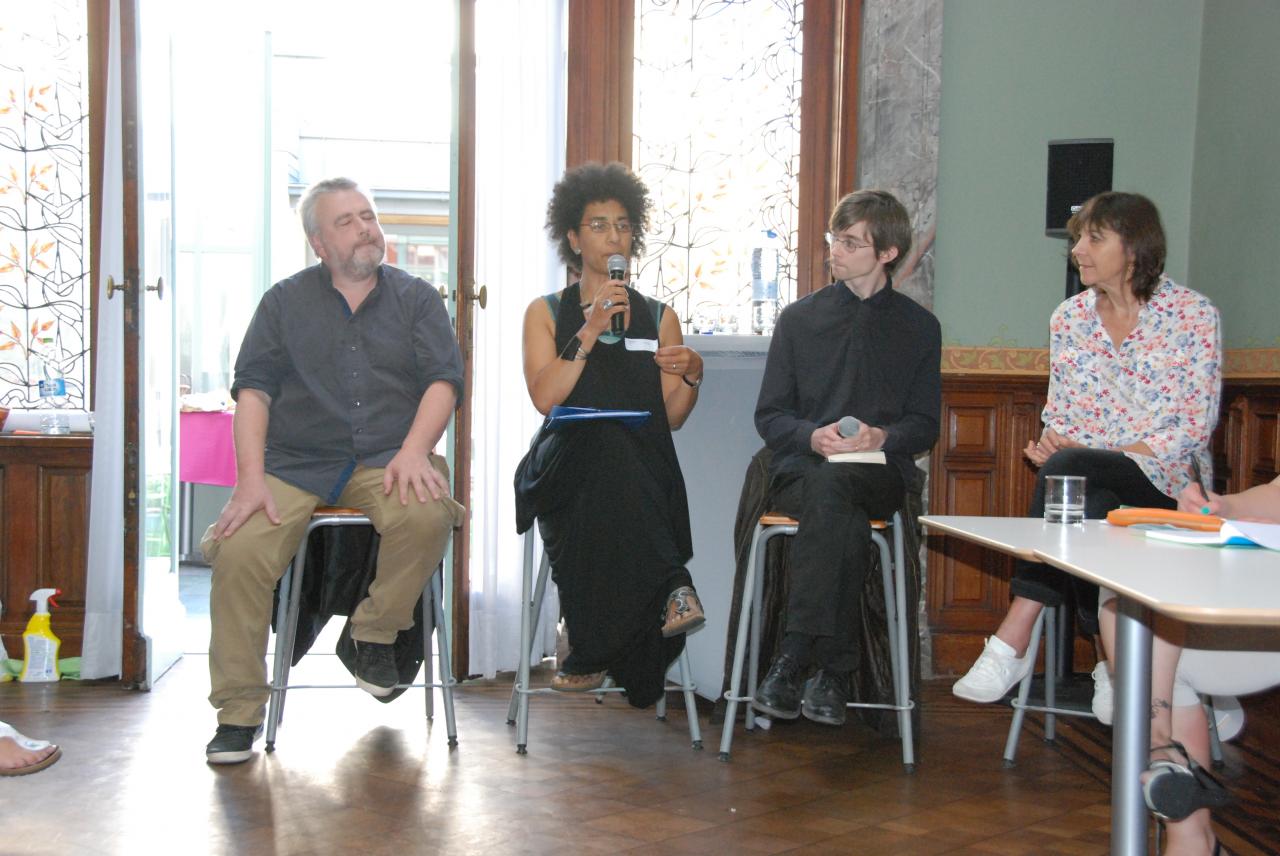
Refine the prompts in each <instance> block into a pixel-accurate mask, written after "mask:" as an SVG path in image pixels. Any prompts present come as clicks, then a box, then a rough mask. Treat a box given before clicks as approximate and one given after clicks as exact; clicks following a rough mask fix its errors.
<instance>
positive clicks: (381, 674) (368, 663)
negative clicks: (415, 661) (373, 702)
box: [353, 639, 400, 698]
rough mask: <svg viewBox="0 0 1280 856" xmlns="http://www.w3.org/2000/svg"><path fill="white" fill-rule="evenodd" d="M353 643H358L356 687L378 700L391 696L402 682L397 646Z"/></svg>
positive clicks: (377, 643) (356, 641)
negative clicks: (397, 662) (397, 659)
mask: <svg viewBox="0 0 1280 856" xmlns="http://www.w3.org/2000/svg"><path fill="white" fill-rule="evenodd" d="M353 641H354V642H355V643H356V685H357V686H359V687H360V689H362V690H364V691H365V692H367V693H369V695H372V696H377V697H378V698H382V697H384V696H389V695H391V691H392V690H394V689H395V688H396V684H398V683H399V682H400V670H399V669H397V668H396V646H394V645H387V644H383V643H381V642H362V641H360V640H359V639H356V640H353Z"/></svg>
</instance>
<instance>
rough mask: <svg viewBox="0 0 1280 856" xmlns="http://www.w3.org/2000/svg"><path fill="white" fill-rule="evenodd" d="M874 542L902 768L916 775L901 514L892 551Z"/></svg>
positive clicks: (874, 534)
mask: <svg viewBox="0 0 1280 856" xmlns="http://www.w3.org/2000/svg"><path fill="white" fill-rule="evenodd" d="M871 534H872V540H874V541H875V542H876V545H877V546H878V547H879V548H880V567H881V574H882V575H883V580H884V592H885V621H886V624H887V629H888V631H889V657H890V664H891V666H892V668H893V690H894V706H895V707H896V708H897V712H898V736H899V738H900V739H901V741H902V766H903V767H904V768H905V769H906V771H907V772H908V773H912V772H915V768H916V756H915V735H914V733H913V730H912V725H911V667H910V659H911V658H910V654H911V646H910V640H909V638H908V629H909V627H910V622H909V621H908V620H907V619H908V615H907V562H906V549H905V547H904V545H903V523H902V515H901V513H900V512H895V513H894V515H893V552H892V554H890V552H889V545H888V542H887V541H886V540H885V538H884V536H883V535H880V534H879V533H878V532H872V533H871Z"/></svg>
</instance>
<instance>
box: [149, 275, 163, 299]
mask: <svg viewBox="0 0 1280 856" xmlns="http://www.w3.org/2000/svg"><path fill="white" fill-rule="evenodd" d="M146 289H147V291H154V292H155V293H156V299H157V300H164V277H162V276H158V277H156V284H155V285H148V286H147V287H146Z"/></svg>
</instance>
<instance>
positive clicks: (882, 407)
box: [755, 281, 942, 485]
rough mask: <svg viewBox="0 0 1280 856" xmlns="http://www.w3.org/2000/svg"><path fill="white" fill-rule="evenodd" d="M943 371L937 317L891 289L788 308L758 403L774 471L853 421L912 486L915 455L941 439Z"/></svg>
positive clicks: (810, 299) (832, 295)
mask: <svg viewBox="0 0 1280 856" xmlns="http://www.w3.org/2000/svg"><path fill="white" fill-rule="evenodd" d="M941 365H942V331H941V328H940V327H939V325H938V319H937V318H935V317H934V316H933V313H932V312H930V311H929V310H927V309H925V308H924V307H922V306H921V305H920V304H918V303H916V302H915V301H914V300H912V299H911V298H910V297H907V296H905V295H903V294H899V293H898V292H896V291H894V290H893V282H892V281H890V282H888V283H887V284H886V285H885V287H884V288H883V289H881V290H880V291H878V292H876V293H875V294H873V295H871V297H869V298H867V299H866V300H863V299H862V298H860V297H858V296H857V295H856V294H854V293H853V292H852V291H851V290H850V289H849V288H848V286H846V285H844V284H843V283H835V284H834V285H830V286H828V287H826V288H822V289H820V290H818V291H815V292H813V293H812V294H810V295H808V296H806V297H804V298H802V299H800V300H797V301H796V302H795V303H792V304H791V305H790V306H788V307H787V308H786V309H785V310H783V312H782V315H781V316H780V317H779V318H778V323H777V326H776V327H775V328H774V331H773V340H772V341H771V342H770V343H769V359H768V361H767V362H766V363H765V369H764V379H763V381H762V382H761V384H760V397H759V399H758V400H757V401H756V414H755V419H756V430H757V431H759V432H760V436H761V437H763V438H764V441H765V444H766V445H768V447H769V448H770V449H772V450H773V452H774V459H773V469H774V471H775V472H783V471H786V470H787V469H788V468H789V466H794V465H795V462H796V461H797V460H798V459H799V458H801V457H803V456H806V455H807V456H809V457H817V455H816V454H815V453H814V451H813V449H812V448H811V447H810V446H809V438H810V437H811V436H812V434H813V432H814V431H816V430H817V429H818V428H821V427H822V426H823V425H829V424H831V423H832V422H837V421H839V419H840V417H842V416H854V417H857V418H858V419H860V420H862V421H863V422H865V423H867V424H868V425H874V426H876V427H877V428H883V429H884V430H885V432H886V434H887V437H886V438H885V441H884V452H885V457H886V459H887V462H888V464H889V465H890V466H895V467H897V469H898V471H899V473H900V474H901V475H902V478H903V484H905V485H911V484H912V483H913V482H912V479H911V477H910V468H912V467H914V466H915V464H914V461H913V460H912V456H913V455H915V454H918V453H920V452H924V451H926V450H928V449H929V448H931V447H932V446H933V444H934V443H935V442H936V441H937V439H938V416H939V411H940V410H941V407H942V373H941Z"/></svg>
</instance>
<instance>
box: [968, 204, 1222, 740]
mask: <svg viewBox="0 0 1280 856" xmlns="http://www.w3.org/2000/svg"><path fill="white" fill-rule="evenodd" d="M1068 231H1069V232H1070V234H1071V236H1072V238H1073V240H1074V244H1073V245H1072V247H1071V263H1072V264H1073V265H1075V266H1076V267H1077V268H1078V269H1079V271H1080V281H1081V282H1082V283H1083V284H1084V285H1085V286H1087V288H1086V290H1085V291H1083V292H1081V293H1080V294H1077V295H1075V296H1073V297H1069V298H1067V299H1066V300H1064V301H1063V302H1062V303H1061V304H1059V305H1058V307H1057V309H1055V310H1054V313H1053V317H1052V318H1051V320H1050V322H1049V335H1050V338H1049V363H1050V365H1049V372H1050V374H1049V390H1048V395H1047V397H1046V401H1045V406H1044V412H1043V413H1042V415H1041V420H1042V421H1043V423H1044V431H1043V433H1042V434H1041V436H1040V438H1039V440H1036V441H1033V442H1030V443H1028V444H1027V447H1026V448H1025V449H1024V450H1023V454H1024V455H1025V456H1026V458H1027V459H1028V460H1029V461H1031V463H1033V464H1035V465H1036V466H1037V467H1039V472H1038V474H1037V476H1036V485H1035V492H1034V494H1033V497H1032V501H1031V507H1030V509H1029V510H1028V516H1030V517H1040V516H1042V515H1043V514H1044V493H1045V480H1046V478H1047V477H1048V476H1051V475H1076V476H1084V477H1085V515H1084V516H1085V517H1086V518H1090V519H1095V518H1103V517H1106V514H1107V512H1108V511H1110V510H1112V509H1114V508H1117V507H1119V506H1120V505H1134V506H1144V507H1156V508H1173V507H1174V506H1175V504H1176V502H1175V500H1174V497H1175V496H1177V494H1178V491H1179V490H1181V489H1182V488H1183V487H1184V486H1185V485H1187V484H1188V483H1190V482H1192V481H1194V480H1195V478H1196V475H1197V474H1198V473H1210V472H1211V465H1212V461H1211V458H1210V456H1209V451H1208V448H1209V440H1210V438H1211V437H1212V435H1213V429H1214V426H1215V424H1216V423H1217V419H1218V400H1219V396H1220V394H1221V388H1222V364H1221V341H1220V332H1219V321H1218V310H1217V309H1216V308H1214V306H1213V304H1212V303H1210V302H1209V300H1208V299H1207V298H1205V297H1204V296H1203V295H1201V294H1198V293H1197V292H1195V291H1192V290H1191V289H1189V288H1185V287H1183V286H1181V285H1178V284H1177V283H1174V282H1173V281H1172V280H1170V279H1169V278H1168V277H1167V276H1166V275H1165V274H1164V262H1165V252H1166V241H1165V233H1164V227H1163V226H1162V225H1161V223H1160V214H1159V211H1157V210H1156V206H1155V205H1154V204H1153V203H1152V202H1151V200H1149V199H1147V198H1146V197H1145V196H1141V195H1139V194H1136V193H1124V192H1107V193H1102V194H1099V195H1097V196H1095V197H1093V198H1091V199H1089V200H1088V201H1086V202H1085V204H1084V205H1083V206H1082V207H1081V209H1080V211H1079V212H1078V213H1076V214H1075V215H1073V216H1072V218H1071V220H1070V221H1069V223H1068ZM1071 590H1073V591H1074V593H1075V596H1076V603H1077V615H1078V617H1079V620H1080V622H1081V624H1082V627H1083V628H1084V629H1085V630H1086V632H1089V633H1090V634H1099V633H1102V635H1103V637H1104V638H1103V639H1102V640H1101V641H1102V642H1103V643H1105V642H1106V639H1105V628H1099V627H1097V626H1096V624H1097V607H1096V603H1097V594H1098V588H1097V586H1095V585H1093V584H1091V583H1088V582H1086V581H1083V580H1078V579H1077V578H1075V577H1071V576H1070V575H1068V574H1066V573H1064V572H1062V571H1059V570H1057V569H1055V568H1051V567H1049V566H1047V565H1045V564H1042V563H1040V562H1030V561H1025V560H1018V561H1017V562H1015V564H1014V574H1013V579H1012V580H1011V582H1010V591H1011V592H1012V594H1013V595H1014V598H1013V602H1012V603H1011V604H1010V607H1009V611H1008V612H1007V613H1006V615H1005V617H1004V619H1003V621H1002V622H1001V624H1000V627H999V628H998V629H997V630H996V632H995V633H994V634H993V635H992V636H991V637H990V638H988V639H987V641H986V645H985V647H984V648H983V651H982V654H981V655H980V656H979V657H978V659H977V661H976V662H975V663H974V664H973V666H972V667H971V668H970V669H969V671H968V673H967V674H965V675H964V677H962V678H961V679H960V680H958V681H956V683H955V685H954V686H953V687H952V692H953V693H954V694H955V695H956V696H958V697H960V698H963V699H966V700H969V701H975V702H983V703H985V702H994V701H998V700H999V699H1001V698H1003V697H1004V696H1005V695H1006V694H1007V693H1008V692H1009V690H1010V689H1012V688H1013V687H1014V686H1015V685H1017V684H1018V683H1019V682H1020V681H1021V680H1022V679H1023V678H1024V677H1025V676H1026V675H1027V674H1028V673H1029V672H1030V671H1031V669H1032V667H1033V666H1034V663H1032V662H1031V658H1030V657H1029V656H1027V649H1028V646H1029V644H1030V641H1031V631H1032V628H1033V627H1034V625H1035V622H1036V619H1037V618H1038V616H1039V615H1040V610H1041V609H1042V608H1044V606H1046V605H1048V606H1057V605H1059V604H1060V603H1062V602H1063V599H1064V597H1065V596H1066V595H1067V593H1068V591H1071ZM1109 669H1110V666H1109V663H1108V660H1107V658H1106V656H1105V655H1103V656H1100V657H1099V660H1098V663H1097V666H1096V667H1095V668H1094V671H1093V680H1094V695H1093V712H1094V715H1095V716H1096V717H1097V718H1098V719H1099V720H1100V721H1101V722H1103V723H1110V721H1111V708H1112V681H1111V673H1110V670H1109Z"/></svg>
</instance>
